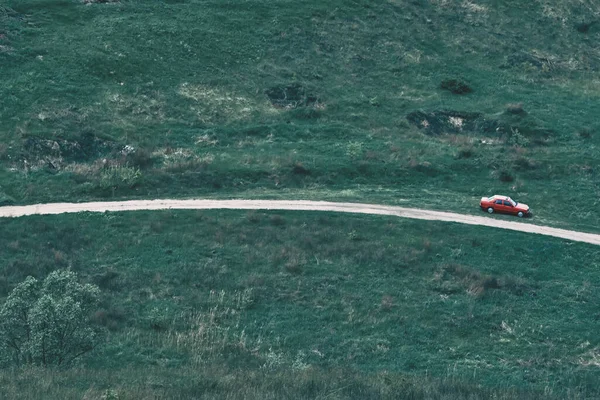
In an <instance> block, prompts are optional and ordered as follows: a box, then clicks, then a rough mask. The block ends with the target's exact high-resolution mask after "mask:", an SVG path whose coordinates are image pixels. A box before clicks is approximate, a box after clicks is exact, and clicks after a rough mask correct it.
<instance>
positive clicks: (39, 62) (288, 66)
mask: <svg viewBox="0 0 600 400" xmlns="http://www.w3.org/2000/svg"><path fill="white" fill-rule="evenodd" d="M2 4H5V6H2V8H0V46H2V47H0V63H2V71H3V79H2V81H1V82H0V97H1V98H2V99H3V101H2V104H1V106H0V122H1V124H0V143H1V144H0V202H2V203H17V204H23V203H34V202H41V201H65V200H68V201H73V200H76V201H79V200H89V199H100V198H102V199H104V198H114V199H119V198H148V197H152V198H156V197H167V196H168V197H193V196H204V197H206V196H212V197H232V196H235V197H243V196H249V195H251V194H257V195H259V196H260V195H263V194H264V193H265V192H268V193H272V197H286V196H287V197H297V196H299V195H301V194H305V193H307V192H313V193H332V195H333V196H343V194H337V195H336V194H335V193H343V192H348V191H350V192H354V193H360V196H356V197H355V198H354V200H355V201H381V202H384V203H394V202H395V201H396V200H395V198H396V197H397V196H400V197H401V198H406V199H409V200H412V201H413V202H418V203H419V204H421V205H422V206H423V207H430V208H439V209H448V210H458V211H463V212H464V211H465V209H466V207H465V203H466V204H468V207H469V209H472V208H474V207H476V203H477V200H478V198H479V197H480V196H482V195H491V194H494V193H501V194H508V195H511V196H513V197H515V198H517V199H518V200H519V201H522V202H525V203H528V204H530V205H531V206H532V209H533V210H534V211H535V212H536V216H539V218H540V221H544V222H548V223H552V224H554V225H559V226H567V227H573V228H578V229H582V230H590V231H597V230H598V229H597V227H598V226H600V219H599V218H600V217H599V216H598V213H596V212H595V210H596V209H597V207H598V201H597V199H598V196H599V194H600V187H599V186H598V182H599V179H598V171H597V169H598V165H599V162H600V159H599V158H598V154H599V153H598V151H597V148H598V145H599V140H600V139H599V137H600V135H599V134H598V132H597V129H598V122H597V118H596V112H595V104H596V102H597V101H596V100H597V99H598V95H599V94H600V82H599V81H598V79H597V76H596V75H597V71H598V68H599V66H600V61H599V58H598V57H599V54H598V50H597V47H596V46H595V44H596V43H597V40H598V37H599V34H600V33H599V31H600V30H599V29H598V25H597V24H591V25H590V26H589V29H588V30H587V31H586V32H581V31H580V30H581V29H582V28H578V27H580V25H581V23H592V22H593V18H594V17H593V15H595V14H593V12H594V11H593V10H594V8H593V5H592V3H591V2H580V1H569V0H564V1H560V2H549V1H544V0H538V1H534V2H530V3H528V4H527V6H524V5H523V4H522V2H520V1H516V0H510V1H504V2H502V4H498V3H497V2H493V1H490V0H482V1H479V2H477V3H474V2H462V3H461V2H452V1H450V2H445V1H441V0H440V1H437V2H429V3H428V2H410V1H404V0H396V1H376V2H373V1H363V0H361V1H353V2H347V1H341V0H338V1H328V2H326V3H323V2H316V1H303V2H290V1H283V0H280V1H269V2H264V1H244V2H229V3H223V2H222V1H199V0H185V1H183V0H182V1H157V2H146V1H137V0H123V1H121V2H119V3H109V4H91V5H84V4H82V3H81V2H78V1H75V0H73V1H64V0H61V1H58V0H19V1H12V0H4V1H3V3H2ZM578 29H579V30H578ZM583 30H584V31H585V29H583ZM453 78H456V79H462V80H465V81H466V82H467V83H468V84H469V85H470V86H471V87H472V88H473V92H472V93H470V94H468V95H463V96H460V95H454V94H452V93H450V92H449V91H445V90H442V89H440V88H439V86H440V83H441V82H442V81H443V80H445V79H453ZM286 87H287V88H289V90H288V92H289V93H288V94H289V96H290V98H288V99H287V100H285V101H281V98H282V92H281V90H280V89H281V88H286ZM274 88H275V89H274ZM278 88H279V89H278ZM270 90H271V91H270ZM269 91H270V92H269ZM267 93H272V96H275V97H277V96H279V97H277V100H276V101H275V105H276V106H274V105H273V104H272V103H271V102H270V100H269V97H268V96H267ZM273 93H274V94H273ZM288 100H289V101H288ZM511 103H522V104H523V108H524V109H525V111H526V112H527V115H526V116H525V117H519V116H516V117H515V116H513V117H510V118H509V117H507V116H506V115H503V114H502V113H503V112H504V110H505V109H506V105H507V104H511ZM286 106H289V107H286ZM443 109H450V110H459V111H469V112H480V113H483V114H484V115H485V117H486V118H487V119H488V120H499V121H504V122H505V123H507V124H509V125H510V126H512V127H513V128H514V129H516V130H518V132H519V133H520V135H521V136H515V135H514V134H513V133H510V132H509V131H507V132H505V133H503V134H500V133H497V132H495V131H492V132H488V133H485V132H484V131H482V130H481V129H479V128H478V129H475V130H474V131H464V130H463V131H457V132H454V133H453V132H452V130H453V129H452V128H451V127H448V126H446V128H447V129H446V130H445V132H446V133H444V134H442V135H439V136H430V135H427V132H426V130H423V129H420V128H418V127H416V126H414V125H412V124H410V123H409V122H408V120H407V118H406V117H407V115H409V114H410V113H412V112H414V111H418V110H423V111H424V112H433V111H436V110H443ZM507 121H508V122H507ZM447 122H448V121H446V125H447ZM454 130H456V129H454ZM515 132H516V131H515ZM523 137H524V138H525V139H522V138H523ZM515 138H516V139H515ZM482 141H485V143H483V142H482ZM490 142H491V143H492V144H489V143H490ZM125 146H131V148H133V149H135V151H134V152H133V153H131V150H124V149H125ZM128 149H129V148H128ZM128 153H129V154H128ZM103 160H106V161H103ZM109 166H115V167H116V170H115V171H114V172H108V173H107V172H106V168H108V167H109ZM128 177H129V178H128ZM132 177H133V178H132ZM501 177H503V179H504V180H505V181H502V180H501V179H500V178H501ZM511 179H512V181H511ZM506 180H508V181H506ZM345 197H347V196H345Z"/></svg>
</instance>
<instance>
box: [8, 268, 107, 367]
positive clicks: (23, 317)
mask: <svg viewBox="0 0 600 400" xmlns="http://www.w3.org/2000/svg"><path fill="white" fill-rule="evenodd" d="M99 294H100V290H99V289H98V287H97V286H93V285H89V284H80V283H78V282H77V276H76V275H75V273H73V272H71V271H65V270H60V271H54V272H52V273H51V274H50V275H48V277H46V279H45V280H44V282H43V283H41V282H39V281H38V280H37V279H35V278H33V277H31V276H29V277H27V279H25V281H24V282H22V283H20V284H19V285H17V287H15V288H14V289H13V291H12V292H11V293H10V295H9V296H8V298H7V299H6V302H5V303H4V304H3V306H2V308H1V309H0V351H2V355H3V356H4V357H3V358H4V359H5V360H7V361H9V362H12V363H15V364H17V365H19V364H38V365H42V366H49V365H65V364H69V363H71V362H73V361H74V360H75V359H77V358H79V357H81V356H82V355H84V354H86V353H88V352H90V351H92V350H93V349H94V348H95V347H96V346H97V345H98V344H99V343H100V338H101V333H102V331H101V330H100V329H99V328H98V327H96V326H94V325H92V324H91V321H90V318H89V316H90V314H91V312H92V310H94V309H95V308H96V306H97V304H98V298H99Z"/></svg>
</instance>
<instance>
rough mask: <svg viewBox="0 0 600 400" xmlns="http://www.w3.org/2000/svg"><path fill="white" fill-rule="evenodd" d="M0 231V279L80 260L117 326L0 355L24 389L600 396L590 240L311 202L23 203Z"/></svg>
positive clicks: (11, 379)
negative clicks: (23, 363)
mask: <svg viewBox="0 0 600 400" xmlns="http://www.w3.org/2000/svg"><path fill="white" fill-rule="evenodd" d="M0 238H1V239H2V242H3V243H6V246H5V250H4V251H3V252H2V259H1V265H2V268H3V270H2V282H1V283H0V291H1V293H0V294H1V295H2V296H4V295H6V294H7V292H8V291H9V289H10V288H11V287H12V286H14V284H16V283H18V282H21V281H22V280H23V279H24V277H26V276H27V275H32V276H36V277H43V276H45V275H46V274H47V273H48V272H50V271H52V270H54V269H57V268H70V269H72V270H73V271H76V272H77V273H78V274H79V276H80V278H81V279H82V281H85V282H90V283H94V284H97V285H98V286H99V287H100V288H101V290H102V301H101V308H100V309H99V310H98V311H97V312H96V313H95V315H94V316H93V320H94V321H95V323H97V324H101V325H103V326H105V327H106V328H107V329H108V332H109V334H108V337H107V340H106V343H105V344H104V346H103V347H101V348H100V349H99V350H97V351H95V352H94V353H91V354H90V355H89V356H88V357H86V358H85V359H84V360H82V362H81V363H80V364H78V366H77V367H75V368H70V369H68V370H66V371H54V372H53V370H49V371H41V370H35V369H34V370H30V369H25V370H17V371H20V372H16V371H14V370H12V371H11V370H5V372H2V373H1V374H0V381H2V382H4V383H3V384H2V386H3V387H7V388H9V389H10V390H12V392H10V393H15V394H16V393H22V395H23V396H24V397H25V398H27V396H30V397H31V398H35V394H36V393H39V392H38V391H39V390H40V387H42V386H44V385H46V386H48V387H51V388H52V393H53V395H54V396H55V398H66V397H68V396H71V397H72V398H81V396H83V394H84V393H86V391H91V392H90V393H93V394H95V395H97V396H100V395H102V394H103V393H106V392H107V391H108V392H110V390H114V391H115V392H116V393H117V394H118V395H119V396H121V397H116V398H140V397H144V396H149V397H144V398H152V396H156V398H163V396H164V397H168V398H182V399H183V398H189V397H190V396H192V397H193V396H207V397H208V398H211V396H212V397H214V398H223V397H226V395H228V394H229V395H231V396H232V398H248V397H250V398H264V397H263V396H267V395H270V396H272V398H281V397H288V398H302V397H304V398H329V397H327V396H328V395H330V394H331V397H332V398H347V397H354V398H396V397H397V395H398V393H399V392H398V391H399V390H400V391H404V392H405V393H414V398H435V396H438V395H439V396H440V397H439V398H451V399H454V398H473V397H468V396H475V398H489V397H490V396H492V394H494V395H497V396H499V397H498V398H503V397H501V396H506V397H505V398H521V397H520V396H525V398H530V397H539V398H542V397H543V398H552V397H556V398H566V397H570V398H593V397H596V396H600V392H598V387H597V382H598V379H600V369H599V368H598V363H599V357H600V353H599V349H600V347H599V346H600V341H599V337H598V334H597V332H598V329H599V328H600V320H599V314H598V302H599V301H600V297H599V296H600V295H599V293H600V291H599V290H598V288H599V287H600V272H599V271H598V266H599V265H600V250H599V249H598V248H597V246H591V245H585V244H576V243H571V242H567V241H562V240H559V239H552V238H545V237H542V236H535V235H527V234H521V233H514V232H508V231H506V232H505V231H502V230H495V229H489V228H477V227H469V228H468V229H467V228H465V227H463V226H461V225H459V224H449V223H434V222H421V221H411V220H404V219H397V218H388V217H374V216H353V215H335V214H330V213H318V212H315V213H300V212H279V213H263V212H235V211H206V212H194V211H182V212H169V211H164V212H134V213H108V214H89V213H88V214H80V215H65V216H48V217H27V218H20V219H14V220H10V219H9V220H4V221H3V223H2V225H1V226H0ZM15 376H18V378H15ZM9 389H7V390H9ZM428 393H429V395H428ZM407 396H408V394H407ZM442 396H447V397H442ZM461 396H463V397H461Z"/></svg>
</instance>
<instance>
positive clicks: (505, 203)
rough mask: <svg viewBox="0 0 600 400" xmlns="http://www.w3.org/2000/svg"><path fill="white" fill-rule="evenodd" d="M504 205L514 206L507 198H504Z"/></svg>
mask: <svg viewBox="0 0 600 400" xmlns="http://www.w3.org/2000/svg"><path fill="white" fill-rule="evenodd" d="M504 205H505V206H509V207H512V204H510V201H506V200H504Z"/></svg>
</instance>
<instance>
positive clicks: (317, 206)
mask: <svg viewBox="0 0 600 400" xmlns="http://www.w3.org/2000/svg"><path fill="white" fill-rule="evenodd" d="M164 209H186V210H207V209H234V210H300V211H333V212H345V213H356V214H378V215H392V216H396V217H402V218H414V219H424V220H430V221H447V222H457V223H461V224H469V225H481V226H489V227H493V228H501V229H510V230H514V231H520V232H529V233H536V234H540V235H547V236H555V237H559V238H563V239H568V240H573V241H577V242H585V243H591V244H595V245H600V235H596V234H592V233H584V232H576V231H569V230H565V229H558V228H551V227H547V226H539V225H532V224H528V223H523V222H516V221H515V222H513V221H504V220H498V219H495V218H494V217H491V216H481V217H479V216H472V215H463V214H455V213H448V212H442V211H430V210H421V209H416V208H405V207H395V206H383V205H377V204H361V203H336V202H327V201H308V200H130V201H115V202H93V203H50V204H36V205H30V206H10V207H0V217H20V216H25V215H33V214H63V213H76V212H81V211H91V212H104V211H134V210H164Z"/></svg>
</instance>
